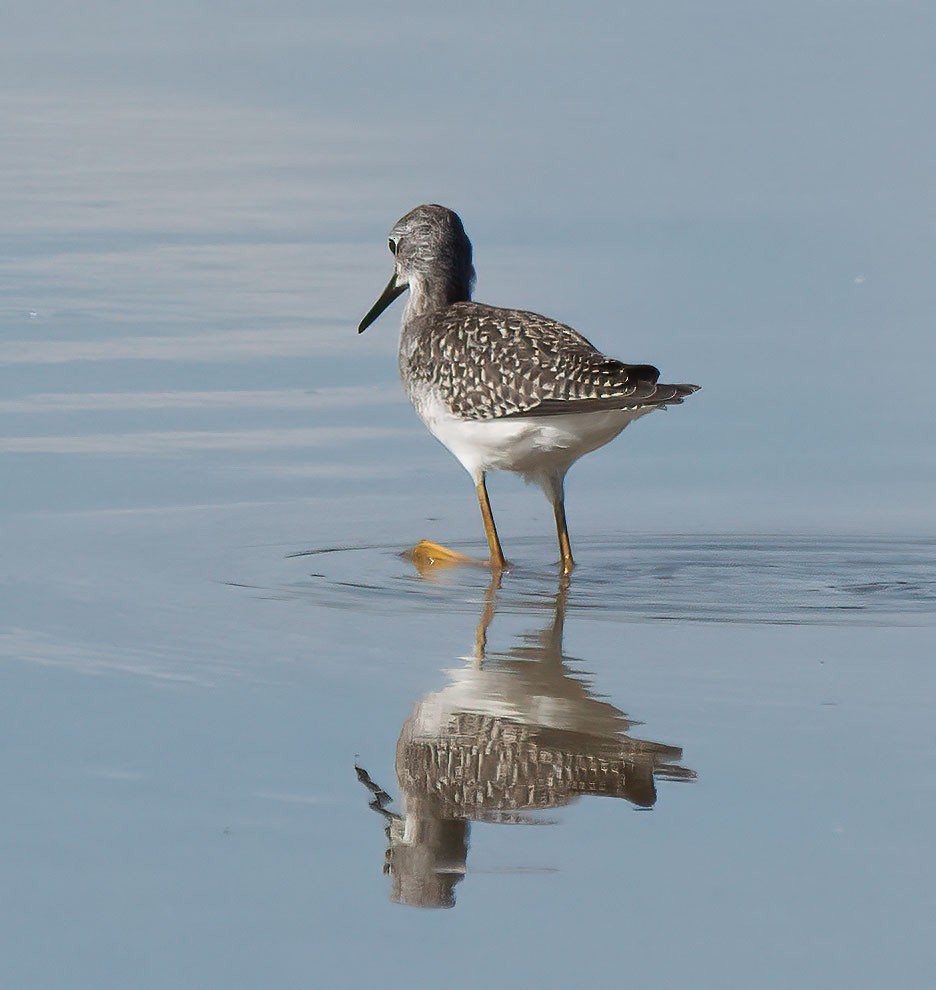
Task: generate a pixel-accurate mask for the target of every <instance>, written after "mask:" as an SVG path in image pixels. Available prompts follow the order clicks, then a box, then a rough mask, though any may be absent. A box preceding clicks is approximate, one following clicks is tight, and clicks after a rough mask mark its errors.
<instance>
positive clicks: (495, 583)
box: [474, 571, 503, 667]
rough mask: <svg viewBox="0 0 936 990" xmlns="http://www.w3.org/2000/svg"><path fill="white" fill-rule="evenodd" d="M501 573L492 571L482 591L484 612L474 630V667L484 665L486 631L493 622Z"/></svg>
mask: <svg viewBox="0 0 936 990" xmlns="http://www.w3.org/2000/svg"><path fill="white" fill-rule="evenodd" d="M502 578H503V572H502V571H494V573H493V574H491V580H490V583H489V584H488V586H487V588H485V590H484V610H483V611H482V612H481V618H480V619H479V620H478V626H477V628H476V629H475V648H474V665H475V667H480V666H481V665H482V664H483V663H484V651H485V649H486V648H487V631H488V628H489V627H490V625H491V623H492V622H493V621H494V611H495V609H496V608H497V592H498V591H500V586H501V580H502Z"/></svg>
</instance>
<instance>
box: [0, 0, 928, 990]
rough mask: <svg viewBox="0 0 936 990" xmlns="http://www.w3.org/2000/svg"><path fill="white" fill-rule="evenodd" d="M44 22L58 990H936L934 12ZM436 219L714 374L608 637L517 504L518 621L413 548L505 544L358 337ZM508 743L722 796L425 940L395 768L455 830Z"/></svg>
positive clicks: (51, 954) (47, 836) (31, 903)
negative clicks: (577, 742)
mask: <svg viewBox="0 0 936 990" xmlns="http://www.w3.org/2000/svg"><path fill="white" fill-rule="evenodd" d="M4 22H5V27H4V30H3V32H2V36H0V80H2V86H0V125H2V133H3V143H2V159H0V160H2V163H3V168H2V170H0V216H2V218H3V222H2V224H0V252H2V268H0V278H2V289H3V291H2V298H0V334H2V347H0V506H2V513H3V549H4V553H3V557H2V570H0V580H2V582H3V590H2V602H0V607H2V610H3V627H2V630H0V659H2V665H0V707H2V714H0V740H2V742H0V770H2V774H3V780H4V787H3V792H4V813H3V815H2V816H0V842H2V846H3V849H4V851H5V855H4V856H3V865H2V867H0V877H2V878H3V889H4V897H3V905H2V907H0V943H2V949H3V951H2V953H0V976H2V979H3V983H4V985H8V986H28V987H75V986H81V987H85V986H87V987H95V988H101V987H125V986H135V987H166V986H199V987H214V986H225V987H241V986H243V987H255V986H277V987H293V986H295V987H298V986H306V985H310V984H318V983H323V984H327V985H330V986H349V987H357V986H361V985H364V984H365V983H367V982H372V981H378V980H387V979H394V980H399V979H404V980H406V981H408V982H409V983H410V984H411V985H415V986H424V985H425V986H428V985H435V984H437V983H439V982H442V981H444V982H445V983H446V984H447V985H450V986H456V987H458V986H474V985H476V984H481V983H484V984H487V985H492V986H500V985H508V984H516V983H518V982H523V983H525V984H530V985H539V986H543V987H552V986H565V985H569V984H571V983H573V982H575V983H581V982H584V981H589V980H595V981H597V980H601V981H602V982H608V981H610V980H612V979H613V980H615V981H621V980H624V979H628V980H637V981H639V982H641V983H642V984H644V985H647V986H659V987H670V986H688V985H692V986H712V987H723V986H764V987H773V986H776V987H786V986H789V985H790V984H794V983H795V984H797V985H801V986H817V987H818V986H828V985H830V984H831V985H850V986H861V987H877V986H881V985H891V986H907V987H923V986H930V985H931V984H932V980H933V974H934V970H936V966H934V963H936V960H934V955H936V952H934V950H933V946H932V937H931V934H930V930H931V927H932V917H933V909H934V903H933V894H932V891H933V890H934V889H936V876H934V873H936V870H934V866H933V859H932V854H931V835H932V828H933V819H934V812H936V788H934V786H933V783H932V779H931V774H930V773H929V771H928V766H929V764H930V762H931V760H932V758H933V756H936V753H934V736H933V730H932V707H933V705H932V699H933V689H934V683H933V680H934V678H933V664H932V655H933V652H934V650H933V647H934V643H936V636H934V618H936V543H934V535H936V525H934V521H933V514H932V504H933V489H934V482H936V456H934V455H936V430H934V429H933V416H932V411H931V392H932V384H931V377H932V368H933V367H934V363H936V353H934V351H936V346H934V335H933V332H932V314H933V312H934V308H936V307H934V304H936V289H934V285H936V283H934V281H933V278H932V272H931V268H932V259H933V257H934V249H936V234H934V231H936V215H934V214H936V196H934V193H933V185H932V176H933V174H934V170H936V137H934V132H933V129H932V125H931V117H932V96H933V92H934V88H936V68H934V64H933V59H932V51H933V46H934V42H936V14H934V13H933V11H932V10H931V8H930V7H929V6H927V5H924V4H917V3H909V2H907V3H902V2H897V3H884V2H879V3H863V2H848V3H845V2H841V3H839V2H823V3H818V4H816V3H808V4H807V3H798V2H797V3H788V4H784V5H780V6H778V5H766V4H759V3H728V2H715V3H710V4H705V5H700V4H697V3H670V4H666V5H664V6H659V5H650V6H647V5H637V4H630V3H628V4H614V5H612V4H593V5H586V6H585V7H578V8H576V9H575V11H573V10H572V9H571V8H569V7H567V6H566V5H551V4H545V5H544V4H536V5H534V4H516V5H512V6H511V8H510V9H509V10H507V11H505V10H504V9H502V7H501V6H500V5H495V4H479V5H474V6H473V7H472V9H471V10H470V11H469V10H466V11H465V12H464V13H454V12H451V11H449V10H447V9H445V8H443V7H439V6H438V5H430V4H406V5H403V6H402V7H396V8H393V7H387V6H386V5H384V6H379V5H369V4H364V5H360V4H359V5H357V6H355V7H354V8H353V9H348V8H347V6H346V5H337V4H336V5H328V4H309V5H300V4H290V3H278V2H273V3H265V4H262V5H261V4H253V3H235V4H230V3H226V4H220V3H207V2H201V3H196V4H182V3H172V2H168V3H163V4H161V5H160V7H159V10H156V9H148V8H144V7H142V5H127V4H126V3H121V4H118V3H102V2H91V3H88V4H83V5H81V7H80V8H79V7H77V6H74V5H67V4H63V3H35V2H33V3H29V4H26V3H20V2H14V3H13V4H12V5H11V9H10V10H8V11H5V14H4ZM427 201H438V202H443V203H445V204H447V205H450V206H452V207H453V208H455V209H457V210H459V211H460V213H461V214H462V216H463V218H464V220H465V223H466V226H467V229H468V231H469V234H470V235H471V236H472V238H473V239H474V242H475V249H476V265H477V268H478V274H479V279H478V292H477V294H478V297H479V298H480V299H482V300H484V301H488V302H492V303H496V304H509V305H515V306H523V307H528V308H532V309H536V310H538V311H541V312H545V313H548V314H549V315H551V316H555V317H557V318H560V319H564V320H566V321H567V322H570V323H572V324H573V325H575V326H576V327H578V328H579V329H581V330H582V331H583V332H585V333H586V334H587V335H588V336H589V337H590V338H592V339H593V340H594V341H595V342H596V343H597V344H598V345H599V346H601V347H603V348H604V349H606V350H607V351H609V352H610V353H612V354H615V355H617V356H619V357H621V358H622V359H625V360H633V361H652V362H653V363H655V364H658V365H659V366H660V367H661V368H662V369H663V371H664V375H665V377H668V378H670V379H671V380H677V381H684V380H688V381H697V382H699V383H701V384H702V385H703V386H704V391H703V392H702V393H700V394H699V395H698V396H695V397H693V399H692V400H691V401H690V402H687V403H686V405H685V406H683V407H680V408H679V409H675V410H672V411H671V412H670V413H669V414H667V415H665V416H664V415H659V416H654V417H650V418H649V419H646V420H644V421H642V422H641V423H640V424H638V425H637V426H636V427H634V428H632V429H631V430H628V431H627V434H626V435H625V436H624V437H623V438H622V439H621V440H619V441H618V442H617V443H616V444H615V445H614V446H613V447H612V448H610V449H608V450H605V451H603V452H600V453H598V454H596V455H595V456H594V457H592V458H589V459H586V460H585V461H583V462H582V463H581V464H579V465H578V466H577V467H576V469H575V471H574V472H572V475H571V476H570V479H569V500H570V504H569V510H570V525H571V527H572V534H573V539H574V540H575V542H576V546H577V549H578V557H579V559H580V562H581V564H580V567H579V569H578V570H577V571H576V573H575V575H574V578H573V581H572V584H571V587H570V588H569V590H568V595H567V598H565V596H564V595H563V593H562V591H561V589H560V588H559V586H558V583H557V578H556V575H555V568H554V566H553V557H554V554H555V550H554V547H553V537H552V535H551V521H550V518H549V517H550V513H549V510H548V507H547V506H546V504H545V502H544V501H543V499H542V497H541V496H540V495H539V493H537V492H535V491H530V490H526V489H524V488H523V486H522V485H521V484H520V483H518V482H516V480H515V479H512V478H504V479H499V478H496V479H494V483H493V486H492V493H493V497H494V500H495V501H494V504H495V510H496V512H497V514H498V522H499V525H500V527H501V530H502V535H503V537H504V542H505V548H506V550H507V553H508V555H509V556H511V557H512V558H513V559H515V560H517V561H518V567H517V568H516V570H515V571H514V572H512V573H511V574H510V575H508V576H507V578H506V579H505V581H504V583H503V586H502V587H501V588H500V589H499V590H497V591H493V590H492V589H490V588H488V587H487V581H486V577H485V574H484V573H483V572H481V571H473V570H467V571H460V572H457V573H453V574H448V575H444V576H443V578H442V579H441V580H437V581H426V580H425V579H423V578H420V577H419V576H418V575H417V574H416V573H415V572H414V571H413V569H412V567H411V566H410V565H409V564H408V563H407V562H406V561H405V560H403V559H402V558H401V557H400V556H399V555H398V554H399V551H400V550H402V549H404V548H405V547H407V546H409V545H411V544H412V543H413V542H415V541H416V540H418V539H420V538H422V537H431V538H436V539H444V540H446V541H448V542H452V543H455V544H456V545H458V546H460V547H464V548H467V549H469V550H472V549H475V550H480V548H481V542H480V540H479V535H480V525H479V523H478V521H477V519H476V506H475V505H474V504H473V502H474V498H473V492H472V491H471V486H470V484H469V483H468V481H467V478H466V477H465V475H464V473H463V471H462V469H461V468H460V467H459V466H458V464H457V463H456V462H455V461H454V459H452V458H451V457H450V456H449V455H448V454H446V452H445V451H444V450H442V449H441V448H440V447H438V445H437V444H436V443H435V442H434V441H433V440H432V439H431V437H429V436H428V435H427V434H425V432H424V431H423V429H422V427H421V426H420V424H419V423H418V422H417V421H416V419H415V416H414V414H413V413H412V411H411V410H410V409H409V407H408V405H407V404H406V402H405V399H404V398H403V397H402V394H401V391H400V389H399V386H398V383H397V381H396V370H395V345H396V332H395V326H394V323H395V319H394V317H396V318H398V316H399V306H397V310H396V312H395V313H392V314H388V316H386V317H385V318H384V319H383V320H382V321H381V322H380V323H379V324H377V325H376V326H375V327H374V328H373V329H372V330H371V331H370V332H369V333H368V334H366V335H365V336H364V337H362V338H359V337H358V336H357V335H356V334H355V333H354V329H355V327H356V324H357V321H358V319H359V318H360V316H361V315H362V314H363V313H364V312H365V311H366V310H367V308H369V306H370V304H371V303H372V302H373V299H374V298H375V297H376V295H377V293H378V292H379V291H380V289H381V288H382V286H383V284H384V282H385V281H386V278H387V277H388V275H389V271H390V264H389V255H388V254H387V252H386V248H385V236H386V231H387V229H388V228H389V226H390V225H391V224H392V222H393V221H394V220H395V219H396V218H397V217H398V216H400V215H401V214H402V213H404V212H405V211H406V210H408V209H409V208H411V207H412V206H414V205H416V204H417V203H419V202H427ZM684 534H701V535H694V536H686V535H684ZM333 548H338V549H333ZM323 550H331V551H332V552H325V553H322V552H318V551H323ZM311 551H315V552H311ZM310 552H311V553H310ZM560 604H561V606H562V607H561V608H560ZM560 612H562V613H563V614H564V620H565V621H564V625H563V628H562V633H563V636H562V642H561V644H560V643H559V642H558V641H557V639H556V636H555V635H554V634H555V632H556V624H557V617H558V616H559V614H560ZM479 630H480V632H484V633H486V642H485V644H484V651H483V652H484V662H483V663H480V662H479V661H480V648H479V642H480V638H482V637H480V634H479ZM550 631H552V633H553V636H552V638H551V639H550V638H549V637H550ZM544 644H546V645H544ZM531 665H533V666H531ZM479 667H480V670H478V668H479ZM549 670H551V671H552V674H550V675H549V677H553V675H555V676H554V677H553V679H552V680H549V679H548V678H547V672H548V671H549ZM530 671H533V672H534V673H535V675H536V677H539V676H540V673H541V672H543V673H542V677H543V679H544V680H543V681H542V682H541V681H537V686H536V688H535V690H534V689H533V688H531V687H530V685H529V684H528V681H527V680H525V679H524V678H531V677H533V674H531V673H530ZM534 679H536V678H534ZM546 681H548V683H546ZM573 697H574V699H575V700H574V701H573V700H570V699H571V698H573ZM602 704H604V705H609V706H613V712H617V714H616V715H614V714H613V712H612V709H609V708H602V707H601V705H602ZM596 706H597V707H596ZM456 710H457V711H460V712H461V711H468V710H470V711H472V712H474V714H475V715H476V716H477V715H479V714H484V715H485V717H491V718H493V717H494V715H492V714H491V713H492V712H494V713H496V717H497V718H499V719H501V720H502V722H500V723H498V724H499V725H501V724H503V723H504V722H506V723H509V724H511V725H523V726H527V727H529V726H530V725H535V726H539V727H540V728H542V727H543V726H546V725H547V724H548V726H549V727H550V731H552V732H554V733H555V732H559V731H560V728H562V731H571V729H570V726H572V727H573V728H574V727H575V726H577V727H578V729H577V730H576V731H578V730H581V728H582V726H583V725H585V724H586V723H589V724H591V723H590V722H589V720H594V719H597V718H598V714H596V713H598V712H599V711H600V712H602V713H604V714H603V715H602V717H607V718H610V719H611V722H612V723H613V725H614V726H617V730H620V732H623V730H624V729H625V728H626V729H627V734H626V736H622V738H625V739H626V738H631V739H639V740H644V741H648V742H652V743H657V744H660V745H661V746H668V747H671V748H677V749H681V751H682V753H681V756H680V757H679V758H678V760H675V762H677V763H679V765H680V766H681V767H683V768H684V769H685V770H686V771H687V772H688V771H691V772H692V773H693V774H695V779H694V780H692V781H687V780H670V779H665V775H664V776H660V777H659V778H658V779H657V782H656V803H655V805H654V807H653V810H652V811H638V810H637V808H636V806H635V804H634V803H633V802H629V801H628V800H626V799H621V800H612V799H610V798H602V799H598V798H597V797H588V796H585V797H582V798H580V799H579V800H578V801H576V802H573V803H571V804H567V805H562V806H559V807H552V808H549V809H545V810H543V811H540V812H535V813H533V812H531V813H530V814H529V815H522V816H520V817H521V818H522V819H523V822H524V823H523V824H517V823H513V822H510V821H507V820H504V819H501V820H497V818H496V816H494V817H493V820H491V816H489V820H486V821H478V822H475V823H473V824H472V825H471V827H470V837H469V839H468V840H467V841H468V842H469V845H468V847H467V852H466V857H465V861H464V862H462V863H461V867H462V868H463V869H464V875H463V876H462V875H461V874H460V873H458V874H457V876H458V877H460V879H458V882H457V883H456V884H455V885H454V887H453V890H454V900H455V906H454V907H453V908H452V909H451V910H448V911H429V910H425V911H418V910H413V909H408V908H404V907H402V906H399V905H398V904H395V903H393V902H392V900H391V895H392V894H393V892H394V887H393V883H394V877H393V876H385V875H384V874H383V872H382V866H383V859H384V851H385V848H386V846H387V839H386V838H385V836H384V834H383V828H384V825H385V824H386V820H385V819H383V818H381V817H380V816H378V815H376V814H374V812H373V811H371V810H369V809H368V806H367V805H368V801H369V800H370V798H371V794H370V793H369V792H368V791H367V790H366V789H365V788H364V787H363V786H362V785H361V784H360V783H359V782H358V781H357V779H356V778H355V772H354V764H355V761H356V760H357V762H358V764H359V765H360V766H361V767H364V768H365V769H366V771H367V772H368V773H369V775H370V777H371V778H372V780H373V781H375V782H376V783H377V784H380V785H382V786H383V787H384V788H386V789H387V790H388V792H390V796H391V797H393V798H394V799H395V801H394V804H392V805H389V806H388V807H389V808H390V809H391V810H392V811H393V812H394V813H396V812H402V811H403V805H404V798H407V797H409V799H410V800H409V801H408V803H407V805H406V807H407V810H408V812H411V811H412V805H413V797H412V794H409V795H407V794H406V793H403V790H404V788H403V785H402V784H401V783H400V782H399V781H398V779H397V767H396V765H395V763H396V760H395V749H396V745H397V739H398V737H399V736H400V735H401V731H404V730H405V727H406V726H412V725H417V724H419V725H425V724H428V723H429V722H430V721H431V719H430V716H429V713H431V712H438V711H442V712H451V711H456ZM609 712H612V714H610V715H609ZM557 713H558V714H557ZM622 713H626V716H627V718H626V720H625V719H624V716H623V714H622ZM634 722H639V723H642V724H639V725H629V724H625V723H634ZM560 723H561V726H560ZM609 724H611V723H609ZM405 731H408V730H405ZM580 734H581V733H580ZM550 738H553V737H550ZM562 738H563V739H567V738H568V737H567V736H563V737H562ZM553 741H555V739H554V738H553ZM674 759H675V758H674ZM670 762H674V761H673V760H670ZM481 817H483V816H481ZM534 821H536V822H541V823H544V822H549V823H551V824H542V827H538V826H537V825H535V824H532V822H534ZM450 875H452V876H454V875H456V874H450Z"/></svg>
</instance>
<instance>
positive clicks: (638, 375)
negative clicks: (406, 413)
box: [401, 302, 698, 420]
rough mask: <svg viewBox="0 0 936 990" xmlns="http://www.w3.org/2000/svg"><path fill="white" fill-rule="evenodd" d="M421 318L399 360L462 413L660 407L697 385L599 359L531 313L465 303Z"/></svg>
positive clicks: (572, 335)
mask: <svg viewBox="0 0 936 990" xmlns="http://www.w3.org/2000/svg"><path fill="white" fill-rule="evenodd" d="M424 319H425V320H426V321H427V322H426V323H425V324H424V325H423V326H420V323H421V322H422V321H415V323H414V330H416V333H415V335H414V338H413V342H412V344H411V346H410V347H409V348H408V349H406V348H404V349H403V350H401V361H406V362H408V368H407V369H406V372H407V374H408V375H409V376H410V377H411V378H412V379H414V380H422V381H425V382H426V383H427V384H430V385H431V386H432V387H433V388H434V389H435V390H437V391H438V392H439V393H440V394H441V396H442V397H443V398H444V400H445V401H446V403H447V404H448V406H449V408H450V409H451V411H452V412H453V413H454V414H455V415H457V416H461V417H463V418H465V419H476V420H485V419H499V418H506V417H517V416H558V415H565V414H568V413H579V412H593V411H598V410H601V409H624V408H630V407H634V408H640V407H646V406H662V405H666V404H675V403H677V402H681V401H682V399H683V398H684V397H685V396H687V395H690V394H691V393H692V392H694V391H696V389H697V387H698V386H695V385H665V384H658V383H657V379H658V378H659V374H660V373H659V371H658V370H657V369H656V368H654V367H653V366H652V365H648V364H624V363H622V362H621V361H616V360H614V359H613V358H609V357H606V356H605V355H604V354H602V353H601V352H600V351H599V350H598V349H597V348H596V347H594V345H593V344H592V343H591V342H590V341H588V340H586V339H585V337H583V336H582V335H581V334H580V333H578V332H577V331H576V330H573V329H572V328H571V327H569V326H566V325H565V324H563V323H558V322H556V321H555V320H550V319H548V318H546V317H545V316H540V315H538V314H537V313H528V312H524V311H522V310H511V309H499V308H496V307H494V306H484V305H482V304H480V303H471V302H468V303H456V304H454V305H452V306H450V307H449V308H448V309H447V310H445V311H444V312H443V313H441V314H440V313H438V312H435V313H433V314H431V315H430V316H428V317H426V318H424ZM429 321H431V328H430V322H429ZM404 352H405V353H404ZM404 377H405V376H404Z"/></svg>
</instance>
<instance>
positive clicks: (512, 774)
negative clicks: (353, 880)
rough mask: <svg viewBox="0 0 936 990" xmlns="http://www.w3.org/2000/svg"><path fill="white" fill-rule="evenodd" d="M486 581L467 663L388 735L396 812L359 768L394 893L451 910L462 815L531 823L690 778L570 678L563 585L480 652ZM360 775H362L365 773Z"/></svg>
mask: <svg viewBox="0 0 936 990" xmlns="http://www.w3.org/2000/svg"><path fill="white" fill-rule="evenodd" d="M496 583H497V579H496V578H495V579H494V581H493V582H492V586H491V588H490V589H489V591H488V597H487V601H486V604H485V608H484V614H483V615H482V617H481V621H480V622H479V624H478V630H477V635H476V641H475V651H474V657H473V662H472V663H471V665H470V666H467V667H464V668H460V669H458V670H454V671H450V672H449V676H450V678H451V683H450V685H449V686H448V687H446V688H444V689H443V690H442V691H438V692H434V693H431V694H428V695H426V696H425V697H424V698H423V699H422V700H421V701H420V702H418V703H417V705H416V706H415V708H414V709H413V712H412V714H411V715H410V717H409V718H408V719H407V720H406V722H405V723H404V724H403V728H402V730H401V732H400V738H399V741H398V742H397V752H396V769H397V780H398V782H399V785H400V788H401V790H402V797H403V805H404V810H403V814H402V815H397V814H394V813H392V812H390V811H388V810H387V807H386V806H387V804H389V796H388V795H387V794H386V792H384V791H383V790H382V788H380V787H378V786H377V785H376V784H374V783H373V782H372V781H371V780H370V778H369V777H368V776H367V774H366V771H363V770H361V769H360V768H358V776H359V778H360V779H362V781H363V782H364V783H365V784H366V785H367V786H368V788H369V789H370V790H371V791H372V792H373V793H374V794H375V795H377V796H376V797H375V799H374V800H373V801H372V803H371V807H373V808H374V809H375V810H377V811H379V812H381V814H383V815H384V816H385V817H387V818H389V823H388V826H387V836H388V839H389V850H388V866H387V869H388V871H389V872H390V874H391V877H392V879H393V894H392V897H393V899H394V900H396V901H398V902H400V903H403V904H411V905H417V906H421V907H451V906H452V905H454V903H455V894H454V888H455V884H456V883H458V881H459V880H460V879H461V877H462V876H463V875H464V873H465V868H466V860H467V856H468V831H469V822H470V821H488V822H505V823H510V822H514V823H523V822H531V821H533V822H535V821H537V819H536V818H533V817H531V813H532V812H535V811H540V810H544V809H548V808H556V807H559V806H561V805H565V804H568V803H570V802H571V801H573V800H575V798H577V797H579V796H580V795H583V794H597V795H604V796H609V797H619V798H624V799H625V800H627V801H630V802H631V803H632V804H634V805H636V806H638V807H641V808H648V807H651V806H652V805H653V804H654V802H655V801H656V786H655V783H654V778H655V777H662V778H664V779H668V780H691V779H693V778H694V777H695V774H694V773H693V771H691V770H688V769H686V768H684V767H682V766H679V765H678V763H677V762H676V761H678V760H679V759H680V758H681V756H682V750H680V749H679V748H678V747H675V746H667V745H664V744H662V743H655V742H648V741H644V740H640V739H632V738H630V737H629V736H627V735H626V733H627V732H628V731H629V730H630V728H631V727H632V726H633V725H635V724H636V723H635V722H633V721H631V720H629V719H628V718H627V717H626V716H625V715H624V713H623V712H621V711H620V710H619V709H617V708H615V707H614V706H613V705H611V704H609V703H608V702H606V701H601V700H599V699H598V698H597V697H596V696H595V695H594V694H593V693H592V691H591V690H590V688H589V686H588V685H587V684H586V683H585V682H584V681H582V680H581V679H580V678H578V677H576V676H574V675H573V674H572V673H571V671H570V669H569V667H568V666H567V664H566V660H565V658H564V657H563V655H562V634H563V622H564V618H565V608H566V589H565V588H560V590H559V593H558V594H557V595H556V597H555V600H554V602H553V614H552V617H551V621H550V623H549V624H548V625H547V626H546V628H545V629H544V630H543V631H542V632H540V633H537V634H531V635H528V636H525V637H523V638H522V639H521V641H520V643H519V644H518V645H517V646H515V647H514V648H513V649H512V650H510V651H509V652H508V653H505V654H493V655H488V654H487V649H486V639H487V631H488V627H489V626H490V623H491V621H492V619H493V617H494V612H495V607H496V599H495V587H494V586H495V584H496ZM362 774H363V776H362Z"/></svg>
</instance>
